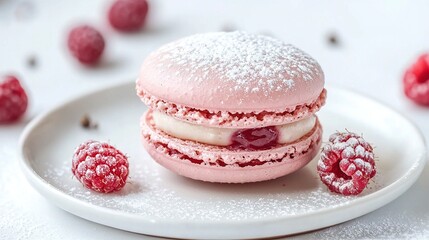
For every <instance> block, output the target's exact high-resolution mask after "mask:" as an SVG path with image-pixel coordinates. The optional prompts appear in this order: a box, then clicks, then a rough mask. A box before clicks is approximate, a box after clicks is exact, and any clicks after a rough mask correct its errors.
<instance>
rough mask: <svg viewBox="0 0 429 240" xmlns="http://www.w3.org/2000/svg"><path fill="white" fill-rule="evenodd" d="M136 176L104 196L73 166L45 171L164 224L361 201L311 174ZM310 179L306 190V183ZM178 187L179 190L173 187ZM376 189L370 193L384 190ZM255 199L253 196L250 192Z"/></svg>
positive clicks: (136, 168) (100, 201)
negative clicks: (226, 180) (209, 179)
mask: <svg viewBox="0 0 429 240" xmlns="http://www.w3.org/2000/svg"><path fill="white" fill-rule="evenodd" d="M130 164H131V165H132V167H133V171H131V172H130V178H129V181H128V182H127V184H126V186H125V187H124V189H122V190H121V191H119V192H115V193H111V194H101V193H97V192H94V191H90V190H88V189H86V188H84V187H83V186H82V185H81V184H80V183H79V182H78V181H77V180H76V179H72V178H71V173H70V174H69V175H70V176H65V175H67V174H61V175H60V174H57V173H58V172H69V171H70V166H69V165H70V163H69V161H64V162H63V163H61V164H58V163H56V164H55V165H53V166H52V167H49V168H46V169H45V170H44V174H43V177H44V178H45V179H49V181H50V182H51V183H52V184H53V185H54V186H55V187H56V188H58V189H60V190H61V191H63V192H65V193H66V194H68V195H70V196H73V197H75V198H78V199H81V200H83V201H85V202H89V203H91V204H94V205H97V206H102V207H106V208H109V209H112V210H117V211H121V212H125V213H130V214H133V215H141V216H148V217H151V218H156V219H160V221H162V220H166V221H167V220H168V221H171V220H174V221H180V220H186V221H190V220H195V221H213V222H221V221H243V220H257V219H263V218H267V217H272V216H279V217H282V216H283V217H286V216H292V215H300V214H307V213H311V212H314V211H318V210H320V209H329V208H336V207H338V206H342V205H348V204H350V203H351V201H353V200H355V199H357V198H358V197H346V196H340V195H337V194H333V193H330V192H329V191H328V190H327V189H326V188H325V187H324V186H323V185H322V184H321V183H320V181H319V180H318V177H317V176H316V175H313V176H311V177H310V176H308V175H307V174H308V171H312V170H311V169H314V167H315V166H314V165H315V164H310V165H312V166H311V167H310V168H309V169H307V170H304V171H302V172H299V173H297V174H293V175H290V176H288V177H287V178H286V179H283V180H282V179H278V180H274V181H270V182H263V183H254V184H246V185H241V184H238V185H237V184H210V183H202V182H197V181H193V180H187V179H185V178H182V177H178V176H176V175H174V174H172V173H169V172H167V170H164V169H162V170H161V169H160V168H157V169H158V170H155V169H154V167H153V166H150V165H149V166H148V164H147V163H130ZM303 178H306V181H305V182H306V183H305V184H304V185H305V186H301V187H302V189H301V188H296V186H297V185H300V184H301V185H302V184H303V181H302V179H303ZM173 182H174V185H175V186H174V187H171V186H172V184H173ZM382 187H383V186H380V185H375V184H374V185H372V184H371V187H370V188H369V189H367V192H366V193H365V194H370V193H372V192H374V191H377V190H378V189H380V188H382ZM250 192H252V194H250V195H249V193H250Z"/></svg>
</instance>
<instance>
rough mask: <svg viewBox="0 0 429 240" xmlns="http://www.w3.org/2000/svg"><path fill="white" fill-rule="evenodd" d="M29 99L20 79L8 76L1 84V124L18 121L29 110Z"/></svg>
mask: <svg viewBox="0 0 429 240" xmlns="http://www.w3.org/2000/svg"><path fill="white" fill-rule="evenodd" d="M27 106H28V98H27V94H26V93H25V91H24V89H23V88H22V86H21V84H20V83H19V81H18V79H17V78H16V77H14V76H6V77H4V80H3V81H1V82H0V123H10V122H13V121H16V120H18V119H19V118H20V117H21V116H22V115H23V114H24V113H25V111H26V110H27Z"/></svg>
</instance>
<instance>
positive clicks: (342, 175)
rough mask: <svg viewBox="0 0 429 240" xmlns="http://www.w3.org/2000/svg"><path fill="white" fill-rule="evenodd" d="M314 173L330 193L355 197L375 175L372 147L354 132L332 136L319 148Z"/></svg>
mask: <svg viewBox="0 0 429 240" xmlns="http://www.w3.org/2000/svg"><path fill="white" fill-rule="evenodd" d="M317 171H318V173H319V176H320V179H321V180H322V182H323V183H324V184H325V185H326V186H328V188H329V190H331V191H332V192H336V193H340V194H343V195H357V194H359V193H361V192H362V191H363V190H364V189H365V187H366V185H367V184H368V181H369V180H370V179H371V178H372V177H374V176H375V173H376V169H375V162H374V153H373V148H372V146H371V145H370V144H369V143H368V142H366V141H365V140H364V139H363V138H362V137H361V136H359V135H357V134H355V133H351V132H342V133H340V132H338V133H335V134H332V135H331V136H330V137H329V143H328V144H326V145H325V146H324V147H323V149H322V154H321V158H320V160H319V163H318V165H317Z"/></svg>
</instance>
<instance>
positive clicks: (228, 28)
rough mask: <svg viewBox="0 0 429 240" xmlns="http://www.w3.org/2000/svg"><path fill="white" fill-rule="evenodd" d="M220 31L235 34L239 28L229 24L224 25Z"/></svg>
mask: <svg viewBox="0 0 429 240" xmlns="http://www.w3.org/2000/svg"><path fill="white" fill-rule="evenodd" d="M220 30H221V31H222V32H233V31H235V30H237V28H236V27H235V26H234V25H233V24H230V23H227V24H224V25H223V26H222V28H221V29H220Z"/></svg>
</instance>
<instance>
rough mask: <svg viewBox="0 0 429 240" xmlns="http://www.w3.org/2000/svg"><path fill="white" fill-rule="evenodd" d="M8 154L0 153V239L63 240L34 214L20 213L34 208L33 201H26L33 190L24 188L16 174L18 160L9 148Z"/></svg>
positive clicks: (52, 228) (20, 178)
mask: <svg viewBox="0 0 429 240" xmlns="http://www.w3.org/2000/svg"><path fill="white" fill-rule="evenodd" d="M10 150H11V152H10V153H9V152H7V151H6V148H5V149H0V155H1V156H2V157H1V158H0V183H2V184H0V206H1V209H0V210H1V211H0V213H1V215H0V239H1V240H9V239H10V240H12V239H13V240H21V239H22V240H24V239H61V238H63V236H62V234H60V233H59V231H58V228H57V226H52V224H49V222H48V221H47V220H46V218H45V217H41V216H39V215H37V214H35V212H27V211H23V209H24V208H26V207H27V206H29V205H31V204H34V202H33V201H34V199H32V198H28V196H30V195H28V194H29V192H31V191H34V190H33V189H31V187H30V186H29V185H28V183H27V182H26V180H25V179H24V176H23V175H22V174H19V171H20V170H19V166H18V159H17V157H16V156H15V153H14V151H13V150H12V148H10ZM56 174H57V173H56ZM58 176H59V175H58ZM34 194H37V193H34ZM32 207H34V208H37V207H39V206H35V205H33V206H32Z"/></svg>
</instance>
